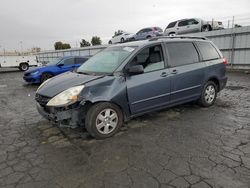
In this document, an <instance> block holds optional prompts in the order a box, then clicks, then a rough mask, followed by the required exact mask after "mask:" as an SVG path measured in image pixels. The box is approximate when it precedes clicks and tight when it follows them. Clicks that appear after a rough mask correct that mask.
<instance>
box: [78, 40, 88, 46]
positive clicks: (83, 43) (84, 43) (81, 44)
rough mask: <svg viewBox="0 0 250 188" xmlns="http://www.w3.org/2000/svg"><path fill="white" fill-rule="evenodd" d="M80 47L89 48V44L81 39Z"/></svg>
mask: <svg viewBox="0 0 250 188" xmlns="http://www.w3.org/2000/svg"><path fill="white" fill-rule="evenodd" d="M80 46H81V47H85V46H90V43H89V42H88V41H86V40H85V39H82V41H81V42H80Z"/></svg>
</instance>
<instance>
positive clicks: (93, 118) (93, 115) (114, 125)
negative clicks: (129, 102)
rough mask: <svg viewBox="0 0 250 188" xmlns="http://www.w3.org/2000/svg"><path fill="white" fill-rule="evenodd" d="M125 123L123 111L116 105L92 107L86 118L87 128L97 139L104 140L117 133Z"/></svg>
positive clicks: (105, 103) (101, 104)
mask: <svg viewBox="0 0 250 188" xmlns="http://www.w3.org/2000/svg"><path fill="white" fill-rule="evenodd" d="M122 123H123V114H122V111H121V109H120V108H119V107H118V106H116V105H115V104H112V103H108V102H102V103H97V104H94V105H93V106H91V107H90V109H89V110H88V112H87V115H86V118H85V127H86V129H87V131H88V132H89V134H90V135H91V136H93V137H94V138H96V139H104V138H108V137H111V136H113V135H114V134H115V133H117V132H118V131H119V129H120V127H121V126H122Z"/></svg>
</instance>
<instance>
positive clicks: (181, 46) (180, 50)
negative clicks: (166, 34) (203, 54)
mask: <svg viewBox="0 0 250 188" xmlns="http://www.w3.org/2000/svg"><path fill="white" fill-rule="evenodd" d="M166 46H167V50H168V55H169V57H170V65H171V67H176V66H181V65H187V64H191V63H196V62H199V57H198V53H197V51H196V49H195V47H194V45H193V43H191V42H178V43H167V44H166Z"/></svg>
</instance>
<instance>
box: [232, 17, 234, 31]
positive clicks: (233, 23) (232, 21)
mask: <svg viewBox="0 0 250 188" xmlns="http://www.w3.org/2000/svg"><path fill="white" fill-rule="evenodd" d="M232 28H234V16H233V20H232Z"/></svg>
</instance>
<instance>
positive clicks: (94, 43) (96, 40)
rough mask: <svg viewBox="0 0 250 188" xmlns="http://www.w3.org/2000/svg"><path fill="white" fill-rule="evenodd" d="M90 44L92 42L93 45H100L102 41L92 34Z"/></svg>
mask: <svg viewBox="0 0 250 188" xmlns="http://www.w3.org/2000/svg"><path fill="white" fill-rule="evenodd" d="M91 44H92V45H93V46H95V45H101V44H102V41H101V39H100V37H98V36H93V37H92V39H91Z"/></svg>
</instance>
